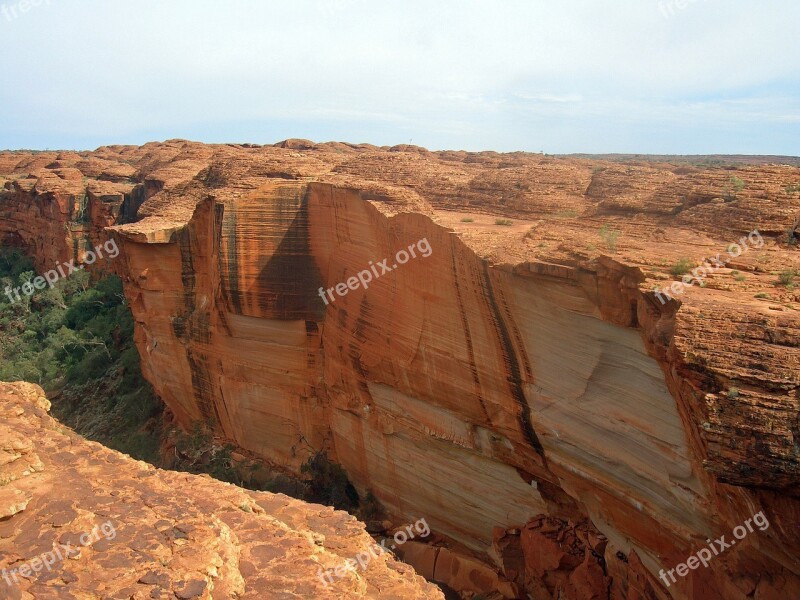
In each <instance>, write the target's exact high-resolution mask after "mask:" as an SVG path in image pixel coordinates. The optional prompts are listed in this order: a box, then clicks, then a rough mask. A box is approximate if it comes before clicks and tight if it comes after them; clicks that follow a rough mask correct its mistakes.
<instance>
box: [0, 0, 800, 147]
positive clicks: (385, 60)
mask: <svg viewBox="0 0 800 600" xmlns="http://www.w3.org/2000/svg"><path fill="white" fill-rule="evenodd" d="M30 1H31V0H16V1H12V0H0V73H2V76H3V84H2V86H0V108H1V109H2V110H0V148H36V149H44V148H50V149H55V148H74V149H93V148H96V147H97V146H100V145H104V144H114V143H127V144H141V143H145V142H148V141H153V140H164V139H170V138H187V139H193V140H198V141H204V142H253V143H272V142H275V141H278V140H281V139H284V138H287V137H303V138H309V139H313V140H315V141H328V140H341V141H349V142H370V143H373V144H378V145H394V144H398V143H409V142H411V143H414V144H419V145H421V146H426V147H428V148H431V149H465V150H498V151H513V150H527V151H533V152H538V151H544V152H548V153H569V152H596V153H599V152H637V153H638V152H641V153H673V154H702V153H727V154H733V153H741V154H788V155H800V43H798V41H797V31H796V29H797V25H798V23H800V2H798V1H797V0H764V1H763V2H759V3H755V2H753V1H752V0H613V1H612V0H605V1H602V0H458V1H451V0H424V1H423V0H402V2H401V1H397V0H282V1H280V2H278V1H275V0H224V1H222V0H217V1H215V2H210V1H206V0H169V1H164V0H135V1H127V2H122V1H113V2H109V1H108V0H102V1H101V0H38V4H39V5H38V6H28V7H27V10H25V11H24V12H23V10H22V7H21V5H20V2H30ZM34 1H36V0H34ZM23 6H24V5H23Z"/></svg>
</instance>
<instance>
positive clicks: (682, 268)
mask: <svg viewBox="0 0 800 600" xmlns="http://www.w3.org/2000/svg"><path fill="white" fill-rule="evenodd" d="M694 264H695V263H694V262H693V261H692V260H691V259H689V258H681V259H679V260H678V262H676V263H675V264H674V265H672V268H671V269H670V270H669V272H670V273H672V274H673V275H675V276H676V277H682V276H683V275H686V274H687V273H689V271H691V270H692V267H693V266H694Z"/></svg>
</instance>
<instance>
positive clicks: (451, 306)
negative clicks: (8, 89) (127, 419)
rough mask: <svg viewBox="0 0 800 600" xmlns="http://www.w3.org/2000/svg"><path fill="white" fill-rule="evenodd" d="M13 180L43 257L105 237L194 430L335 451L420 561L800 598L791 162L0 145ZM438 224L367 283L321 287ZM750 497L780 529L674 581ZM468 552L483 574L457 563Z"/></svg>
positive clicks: (677, 589)
mask: <svg viewBox="0 0 800 600" xmlns="http://www.w3.org/2000/svg"><path fill="white" fill-rule="evenodd" d="M78 174H83V175H82V176H79V175H78ZM0 176H2V177H5V178H6V179H7V182H6V183H5V188H6V190H7V191H6V192H5V193H4V194H3V196H2V198H1V199H0V233H1V234H5V236H6V243H15V244H18V245H22V246H24V247H26V248H27V249H29V250H30V251H31V252H33V253H34V254H35V256H36V258H37V260H38V263H39V264H40V265H41V266H42V267H46V266H47V265H48V263H52V262H54V261H56V260H64V259H66V258H72V257H79V256H80V249H81V248H83V247H88V245H89V241H90V240H95V239H98V240H99V239H104V236H106V235H111V236H113V237H114V238H115V239H116V240H118V242H119V244H120V246H121V248H122V253H121V255H120V257H119V258H118V259H117V260H116V261H114V262H113V264H110V265H104V266H103V267H102V268H113V269H115V270H116V271H117V272H118V273H120V275H121V276H123V278H124V280H125V288H126V295H127V297H128V299H129V301H130V306H131V308H132V310H133V313H134V316H135V318H136V321H137V336H138V337H137V341H138V346H139V350H140V353H141V355H142V359H143V368H144V370H145V374H146V376H147V377H148V379H149V380H150V381H151V382H152V383H153V385H154V387H155V388H156V390H157V391H158V393H159V394H160V395H161V397H162V398H163V400H164V401H165V402H166V403H167V404H168V405H169V406H170V408H171V409H172V410H173V411H174V412H175V414H176V415H177V417H178V419H179V420H180V421H181V422H182V423H184V424H186V425H189V424H190V423H191V422H193V421H197V420H204V421H207V422H209V423H211V424H212V425H213V426H214V427H215V428H216V430H217V431H218V432H219V433H220V434H221V435H224V436H225V437H227V438H229V439H231V440H233V441H235V442H236V443H237V444H238V445H240V446H241V447H243V448H245V449H247V450H249V451H251V452H254V453H256V454H259V455H261V456H263V457H265V458H267V459H269V460H270V461H272V462H274V463H275V464H277V465H280V466H283V467H285V468H288V469H291V470H295V471H297V470H298V469H299V466H300V465H301V464H302V463H303V462H304V461H305V460H307V459H308V458H309V456H311V455H313V454H314V453H316V452H318V451H321V450H326V451H327V452H328V454H329V456H331V457H333V458H334V459H335V460H337V461H338V462H339V463H340V464H342V465H343V466H344V467H345V469H346V470H347V472H348V474H349V475H350V477H351V479H352V481H353V482H354V483H355V484H356V486H357V487H358V489H359V490H360V491H361V492H365V491H367V490H371V491H372V492H373V493H374V494H375V496H376V497H377V498H378V499H379V500H380V501H381V502H382V503H383V504H384V505H385V506H386V507H387V509H388V510H389V511H390V512H391V513H392V514H393V515H396V516H398V517H401V516H405V517H408V516H424V517H425V518H426V519H427V520H428V522H429V523H430V524H431V526H432V527H433V528H434V529H435V530H436V531H437V533H439V534H441V535H443V536H446V538H447V539H448V540H450V542H451V549H446V548H435V549H424V548H420V549H413V547H411V546H409V549H408V551H407V554H408V555H409V556H408V557H407V558H408V560H409V561H410V562H412V564H416V566H417V567H418V568H419V569H420V572H425V570H426V569H428V571H430V572H429V573H428V575H429V576H431V578H434V576H435V578H436V579H437V580H441V581H444V582H446V583H449V584H452V585H453V586H454V587H456V588H457V589H462V590H467V591H469V590H471V591H475V592H483V591H487V590H488V589H494V590H502V593H503V594H504V595H505V596H506V597H514V596H515V595H520V596H521V595H522V594H530V595H531V596H532V597H534V598H548V597H559V594H560V595H561V596H560V597H567V598H589V597H597V598H608V597H611V598H631V599H633V598H653V597H656V598H668V597H675V598H725V599H728V598H747V597H757V598H772V597H779V596H780V597H793V596H797V595H800V566H798V565H799V564H800V559H799V558H798V557H800V544H798V541H797V535H796V532H797V524H798V522H800V501H798V490H799V489H800V488H799V487H798V482H799V480H798V474H800V463H799V462H798V460H799V459H800V391H799V390H800V387H799V386H800V348H799V347H800V318H799V317H798V311H797V306H798V304H797V302H798V301H800V297H798V294H797V293H796V292H795V291H794V290H793V289H792V288H791V287H790V286H778V285H776V280H777V274H778V273H779V272H781V271H785V270H788V269H794V268H797V267H798V266H800V260H799V259H798V257H799V256H800V251H798V248H797V246H791V245H789V244H788V243H787V241H788V239H789V235H787V231H788V230H791V229H792V228H793V227H795V226H796V218H797V216H798V215H799V214H800V197H798V194H797V193H796V192H792V191H791V189H792V188H790V187H788V186H789V185H790V184H793V183H796V182H798V181H800V169H798V168H796V167H789V166H780V165H758V166H755V165H754V166H746V165H744V166H742V165H740V166H738V167H736V168H735V170H734V169H723V168H716V169H708V168H699V167H695V166H691V165H681V166H676V165H670V164H667V163H644V162H639V163H628V164H618V163H611V162H601V163H598V162H597V161H591V160H585V159H580V160H579V159H556V158H552V157H546V156H538V155H525V154H512V155H499V154H495V153H481V154H468V153H460V152H444V153H431V152H428V151H426V150H424V149H420V148H416V147H395V148H375V147H371V146H366V145H360V146H353V145H347V144H321V145H315V144H313V143H311V142H305V141H301V140H288V141H287V142H285V143H283V144H281V145H279V146H275V147H255V146H204V145H200V144H194V143H189V142H182V141H171V142H167V143H164V144H148V145H145V146H143V147H123V146H119V147H107V148H101V149H99V150H97V151H95V152H93V153H83V154H72V153H62V154H51V155H48V154H45V153H42V154H37V155H24V154H0ZM84 178H85V179H84ZM734 178H735V179H734ZM737 180H741V181H742V182H743V184H744V185H743V186H739V185H736V184H735V182H736V181H737ZM82 207H83V208H82ZM498 217H501V218H508V219H511V223H510V224H508V225H502V224H500V225H499V224H497V222H496V219H497V218H498ZM113 223H116V225H114V226H113V227H109V226H110V225H112V224H113ZM756 229H757V230H758V231H759V232H760V234H761V235H762V236H763V239H764V244H763V246H761V247H759V248H750V249H748V250H747V251H746V252H744V253H743V254H742V255H741V256H739V257H737V258H736V259H734V260H733V261H732V262H730V263H729V264H728V265H726V267H725V268H720V269H716V270H715V271H714V272H713V274H711V275H709V276H708V277H707V278H706V280H705V281H704V282H703V283H704V285H703V287H700V286H698V285H694V286H688V287H687V288H686V291H685V292H684V293H683V294H682V295H681V296H680V297H679V298H678V299H677V300H676V301H669V302H667V303H666V304H662V303H661V302H659V301H658V300H657V298H656V296H655V295H654V293H653V288H654V287H656V286H658V287H662V286H664V285H669V284H671V283H672V277H671V276H670V269H671V267H672V266H673V265H674V264H676V262H678V261H679V260H680V259H681V258H684V257H686V258H688V259H691V261H693V262H697V263H698V264H699V263H700V262H702V260H703V259H705V258H708V257H713V256H715V255H717V254H718V253H720V252H723V253H724V252H725V251H726V248H728V247H729V245H730V244H732V243H736V242H737V240H740V239H741V238H742V237H743V236H747V234H748V233H749V232H752V231H753V230H756ZM609 232H611V233H609ZM423 239H425V240H427V242H428V243H429V244H430V248H431V253H430V256H428V257H424V258H423V257H421V258H416V259H413V260H410V261H409V262H408V263H407V264H405V265H402V266H400V267H399V268H397V269H394V270H392V272H391V273H387V274H386V275H384V276H382V277H380V278H377V279H376V280H375V281H373V282H372V283H370V285H369V288H368V289H363V287H361V288H359V289H355V290H352V291H349V292H348V293H347V295H345V296H341V297H337V298H336V300H335V301H333V302H329V303H328V304H326V303H325V301H323V299H322V298H321V297H320V295H319V294H318V290H319V288H323V289H328V288H331V287H335V286H336V285H337V284H339V283H341V282H346V281H347V280H348V278H350V277H353V276H354V275H356V274H357V273H358V272H359V271H362V270H363V269H366V268H368V265H369V264H370V263H371V262H373V263H378V262H380V261H381V260H383V259H385V258H389V259H390V262H389V264H390V265H391V264H392V262H393V261H392V259H393V257H394V256H395V253H396V252H397V251H398V250H400V249H403V248H407V247H408V246H409V245H411V244H414V243H416V242H418V241H419V240H423ZM759 511H763V513H764V514H765V515H766V516H767V517H768V518H769V522H770V524H771V525H770V527H769V528H768V529H766V530H765V531H763V532H762V531H759V532H757V533H755V534H752V535H751V536H749V537H748V538H747V539H746V540H744V541H743V542H742V543H741V544H739V545H738V546H736V547H735V548H733V549H730V550H728V551H726V552H725V553H723V554H721V555H720V556H719V557H716V558H715V560H714V561H713V562H712V563H711V565H710V566H709V568H707V569H705V568H704V569H699V570H692V571H691V572H690V573H689V575H688V576H687V577H685V578H682V579H679V580H678V581H677V583H674V584H672V585H671V586H670V587H669V588H667V587H666V586H665V585H664V584H663V583H662V582H661V581H660V580H659V572H660V570H661V569H669V568H673V567H674V566H675V565H676V564H677V563H680V562H683V561H685V560H686V559H687V557H689V556H690V555H691V554H692V553H694V552H696V551H697V550H698V549H699V548H700V547H702V546H704V545H705V544H706V539H708V538H712V537H714V538H717V537H719V536H720V535H722V534H728V536H729V537H730V531H731V530H732V529H733V528H734V527H736V526H738V525H740V524H742V523H743V522H744V521H745V520H746V519H747V518H749V517H751V516H752V515H753V514H755V513H756V512H759ZM547 540H549V541H547ZM553 540H555V541H553ZM565 540H566V541H565ZM568 540H572V542H568ZM454 550H455V551H457V553H458V556H460V557H462V558H453V559H452V561H451V560H450V559H449V558H447V557H448V556H449V555H447V553H448V552H453V551H454ZM431 553H433V555H431ZM468 553H474V556H475V557H476V558H479V559H482V560H483V561H485V562H493V563H494V564H495V568H496V573H492V574H490V575H486V574H485V573H483V575H484V576H483V577H478V576H477V575H475V576H474V577H466V578H465V577H464V576H463V573H464V571H467V572H470V573H482V571H481V567H480V566H479V565H478V564H476V565H474V566H473V567H470V566H469V565H470V564H471V563H469V562H468V561H469V560H471V559H469V558H467V557H466V555H467V554H468ZM415 561H416V562H415ZM451 563H452V564H453V565H455V566H454V567H453V569H450V570H448V567H447V565H448V564H451ZM426 565H428V566H427V567H426ZM437 568H438V572H437ZM459 571H461V576H459ZM465 579H466V580H465Z"/></svg>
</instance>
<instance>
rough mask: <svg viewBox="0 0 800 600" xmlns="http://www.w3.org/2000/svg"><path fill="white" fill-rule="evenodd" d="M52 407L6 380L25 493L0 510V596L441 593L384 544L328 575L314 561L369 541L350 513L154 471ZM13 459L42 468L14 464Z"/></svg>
mask: <svg viewBox="0 0 800 600" xmlns="http://www.w3.org/2000/svg"><path fill="white" fill-rule="evenodd" d="M48 408H49V403H48V402H47V400H46V399H45V398H44V393H43V392H42V390H41V389H39V388H37V387H36V386H32V385H30V384H4V383H0V440H2V442H1V443H2V445H3V447H4V448H3V451H4V452H8V446H9V444H8V442H7V441H6V440H8V439H12V440H14V439H19V437H22V438H23V439H25V440H27V442H29V444H27V445H25V447H24V448H19V444H17V443H16V442H12V444H11V447H12V449H13V450H14V451H15V452H17V451H21V453H20V455H19V456H18V458H17V459H15V460H13V461H11V462H7V461H6V462H5V464H2V465H0V479H2V481H4V482H6V481H9V480H10V482H9V483H5V484H4V485H3V486H2V487H0V499H3V498H5V497H6V496H7V495H8V494H21V495H25V496H26V497H28V498H30V502H28V503H27V505H26V506H20V507H19V510H17V511H15V512H13V513H12V514H3V515H2V518H0V598H20V599H24V600H29V599H37V600H38V599H44V598H76V599H77V598H81V599H84V598H85V599H90V598H97V599H100V598H104V599H107V598H120V599H122V598H125V599H129V598H135V599H143V598H182V599H186V600H188V599H192V598H202V599H211V598H213V599H219V600H228V599H231V598H242V599H245V598H253V599H256V598H257V599H261V598H288V597H292V598H342V597H347V598H386V597H388V596H387V594H389V593H393V594H395V595H396V596H395V597H402V598H442V597H443V596H442V594H441V592H440V591H439V590H438V589H437V588H436V587H435V586H432V585H430V584H428V583H426V582H425V581H424V580H423V579H422V578H421V577H419V576H418V575H416V574H414V573H413V572H412V571H411V570H410V568H408V567H406V566H405V565H402V564H399V563H397V562H396V561H395V560H394V559H392V558H390V555H388V554H387V555H384V556H381V557H376V558H374V559H373V560H372V561H371V562H370V563H369V564H368V565H367V567H366V568H365V569H363V570H361V571H359V572H358V573H353V572H348V573H347V576H346V577H344V578H341V579H337V578H332V579H330V580H328V581H327V582H326V581H324V580H323V579H321V578H320V573H319V572H320V570H326V569H331V568H336V567H338V566H340V565H341V564H343V563H344V562H345V561H346V560H348V559H350V558H352V557H354V556H355V555H356V554H357V553H358V552H361V551H362V550H363V549H364V548H366V547H368V546H369V545H370V544H372V543H373V541H372V538H370V537H369V535H367V533H366V532H365V530H364V528H363V525H362V524H360V523H358V522H357V521H356V520H355V519H354V518H353V517H351V516H349V515H347V514H346V513H343V512H338V511H334V510H333V509H331V508H327V507H323V506H318V505H313V504H306V503H304V502H301V501H299V500H294V499H291V498H288V497H286V496H282V495H275V494H270V493H267V492H248V491H245V490H242V489H240V488H237V487H235V486H232V485H230V484H225V483H221V482H218V481H215V480H213V479H211V478H209V477H207V476H197V475H187V474H184V473H173V472H168V471H160V470H158V469H155V468H153V467H151V466H149V465H146V464H144V463H141V462H138V461H134V460H132V459H130V458H128V457H127V456H124V455H121V454H119V453H117V452H114V451H112V450H109V449H107V448H104V447H103V446H101V445H99V444H96V443H93V442H87V441H85V440H84V439H83V438H81V437H79V436H78V435H75V434H74V433H72V432H71V431H69V430H67V429H66V428H64V427H62V426H61V425H60V424H59V423H58V422H57V421H55V420H53V419H52V418H51V417H50V416H49V415H48V414H47V409H48ZM9 433H10V436H11V438H9V437H8V434H9ZM14 436H17V437H14ZM33 448H35V453H36V455H38V458H37V457H33V456H32V453H33ZM40 460H41V462H40ZM17 462H23V463H28V464H31V463H37V464H38V465H39V468H37V469H36V470H35V471H33V470H30V469H28V470H26V472H25V473H24V474H23V475H22V476H19V475H18V473H17V471H16V470H15V468H14V466H15V464H16V463H17ZM9 473H10V474H11V475H12V476H13V478H9V477H8V475H9ZM0 502H2V500H0ZM4 506H5V502H2V504H0V507H4ZM245 508H247V510H245ZM51 553H52V554H51ZM51 558H52V560H51Z"/></svg>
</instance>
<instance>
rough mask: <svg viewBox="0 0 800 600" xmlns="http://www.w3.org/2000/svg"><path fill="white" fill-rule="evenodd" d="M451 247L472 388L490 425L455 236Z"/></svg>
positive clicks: (454, 280) (454, 278) (459, 312)
mask: <svg viewBox="0 0 800 600" xmlns="http://www.w3.org/2000/svg"><path fill="white" fill-rule="evenodd" d="M451 246H452V249H451V252H450V258H451V259H452V264H453V283H454V285H455V288H456V299H457V301H458V314H459V315H460V317H461V324H462V326H463V329H464V338H465V343H466V347H467V353H468V355H469V368H470V371H471V372H472V384H473V390H474V391H475V396H476V397H477V398H478V402H479V403H480V405H481V409H482V410H483V414H484V416H485V417H486V422H487V423H488V424H489V425H491V424H492V420H491V418H490V417H489V411H488V410H486V403H485V401H484V399H483V394H482V393H481V379H480V375H479V374H478V363H477V361H476V360H475V347H474V345H473V343H472V332H471V331H470V328H469V319H468V318H467V311H466V309H465V308H464V297H463V295H462V293H461V284H460V283H459V281H460V280H461V278H460V277H459V273H458V265H457V264H456V253H457V251H456V244H455V238H452V243H451Z"/></svg>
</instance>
